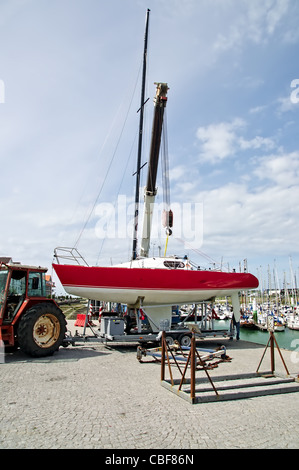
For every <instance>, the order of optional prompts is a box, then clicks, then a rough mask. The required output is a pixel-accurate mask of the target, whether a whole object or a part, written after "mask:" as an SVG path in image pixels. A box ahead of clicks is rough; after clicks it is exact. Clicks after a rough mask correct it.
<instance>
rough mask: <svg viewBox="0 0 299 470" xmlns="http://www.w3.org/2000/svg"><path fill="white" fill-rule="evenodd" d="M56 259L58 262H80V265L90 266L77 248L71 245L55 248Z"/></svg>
mask: <svg viewBox="0 0 299 470" xmlns="http://www.w3.org/2000/svg"><path fill="white" fill-rule="evenodd" d="M54 259H55V260H56V262H57V264H74V263H75V264H78V265H79V266H88V263H87V262H86V260H85V259H84V258H83V256H82V255H81V254H80V253H79V251H78V250H77V248H69V247H62V246H59V247H56V248H55V249H54ZM61 260H64V261H67V263H62V262H61Z"/></svg>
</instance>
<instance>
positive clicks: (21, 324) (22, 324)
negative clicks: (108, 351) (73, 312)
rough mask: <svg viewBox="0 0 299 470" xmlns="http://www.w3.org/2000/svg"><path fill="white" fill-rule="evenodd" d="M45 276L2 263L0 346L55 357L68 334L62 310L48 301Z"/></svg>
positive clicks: (31, 268) (32, 269) (35, 269)
mask: <svg viewBox="0 0 299 470" xmlns="http://www.w3.org/2000/svg"><path fill="white" fill-rule="evenodd" d="M46 272H47V268H42V267H40V266H39V267H35V266H25V265H22V264H19V263H13V262H11V261H9V262H1V261H0V343H1V344H2V345H3V343H4V346H10V347H14V348H16V347H20V349H21V350H22V351H24V352H25V353H26V354H28V355H30V356H33V357H43V356H48V355H51V354H53V353H54V352H55V351H57V350H58V348H59V346H60V345H61V344H62V342H63V339H64V337H65V333H66V320H65V317H64V315H63V313H62V311H61V309H60V308H59V307H58V305H57V304H56V302H54V300H52V299H48V298H47V297H46V282H45V273H46Z"/></svg>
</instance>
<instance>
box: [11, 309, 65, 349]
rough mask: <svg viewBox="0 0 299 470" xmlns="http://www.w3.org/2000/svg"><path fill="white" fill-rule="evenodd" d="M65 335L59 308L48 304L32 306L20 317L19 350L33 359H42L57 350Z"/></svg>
mask: <svg viewBox="0 0 299 470" xmlns="http://www.w3.org/2000/svg"><path fill="white" fill-rule="evenodd" d="M65 333H66V320H65V316H64V315H63V313H62V311H61V310H60V308H58V307H57V306H56V305H55V304H52V303H50V302H45V303H41V304H37V305H34V306H33V307H31V308H30V309H28V310H27V312H25V313H24V315H22V317H21V319H20V322H19V325H18V334H17V335H18V343H19V346H20V349H21V350H22V351H23V352H25V353H26V354H29V355H30V356H33V357H44V356H49V355H51V354H53V353H54V352H55V351H57V350H58V349H59V346H60V345H61V344H62V341H63V339H64V337H65Z"/></svg>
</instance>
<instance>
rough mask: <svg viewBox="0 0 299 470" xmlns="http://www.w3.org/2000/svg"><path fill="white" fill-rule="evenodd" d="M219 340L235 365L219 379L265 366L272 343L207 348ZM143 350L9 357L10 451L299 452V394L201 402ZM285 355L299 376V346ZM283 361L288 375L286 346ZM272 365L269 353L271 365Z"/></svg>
mask: <svg viewBox="0 0 299 470" xmlns="http://www.w3.org/2000/svg"><path fill="white" fill-rule="evenodd" d="M219 343H220V344H224V345H225V346H226V348H227V354H228V355H229V356H230V357H231V358H232V361H231V362H225V363H221V364H219V366H218V368H217V369H215V370H213V371H211V376H213V374H214V376H215V375H224V374H236V373H243V372H255V370H256V369H257V366H258V364H259V362H260V359H261V357H262V354H263V351H264V349H265V347H264V346H262V345H256V344H253V343H248V342H244V341H238V342H237V341H230V340H228V339H223V340H222V339H219V338H218V339H217V340H216V339H215V340H204V341H202V342H201V343H200V347H204V348H209V347H215V346H216V345H217V344H219ZM136 350H137V345H126V344H121V345H118V346H113V347H111V346H110V347H106V346H105V345H104V344H101V343H93V344H91V343H87V344H83V345H82V344H80V345H77V346H75V347H72V346H69V347H68V348H60V349H59V351H58V352H57V353H55V354H54V355H53V356H52V357H49V358H44V359H41V358H39V359H33V358H29V357H27V356H25V355H24V354H23V353H22V352H20V351H16V352H15V353H12V354H8V355H7V356H6V357H5V362H4V363H3V364H0V380H1V404H0V411H1V412H0V448H1V449H188V450H190V451H191V450H194V449H237V448H241V449H245V448H246V449H298V448H299V432H298V431H299V393H298V392H295V393H288V394H281V395H274V396H263V397H255V398H251V399H243V400H233V401H228V402H217V403H200V404H194V405H192V404H190V403H189V402H187V401H185V400H183V399H182V398H180V397H178V396H175V395H174V394H173V393H171V392H170V391H168V390H166V389H165V388H164V387H162V386H161V383H160V369H161V367H160V364H159V363H157V362H150V359H148V358H146V359H145V362H144V363H140V362H139V361H138V360H137V359H136ZM281 351H282V354H283V357H284V359H285V362H286V364H287V366H288V369H289V372H290V373H291V374H293V375H298V373H299V352H290V351H286V350H281ZM275 359H276V370H278V371H279V370H280V371H282V372H284V369H283V366H282V363H281V360H280V357H279V355H278V353H277V352H276V353H275ZM269 363H270V352H266V354H265V358H264V361H263V363H262V366H261V370H269ZM200 373H201V374H202V373H203V372H200ZM197 374H199V372H198V373H197Z"/></svg>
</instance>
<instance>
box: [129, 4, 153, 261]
mask: <svg viewBox="0 0 299 470" xmlns="http://www.w3.org/2000/svg"><path fill="white" fill-rule="evenodd" d="M149 13H150V10H149V9H148V10H147V12H146V22H145V35H144V50H143V69H142V85H141V100H140V108H139V112H140V119H139V139H138V155H137V170H136V189H135V213H134V233H133V252H132V259H136V258H137V237H138V215H139V187H140V170H141V168H140V167H141V153H142V136H143V114H144V104H145V103H144V93H145V81H146V60H147V42H148V25H149Z"/></svg>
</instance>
